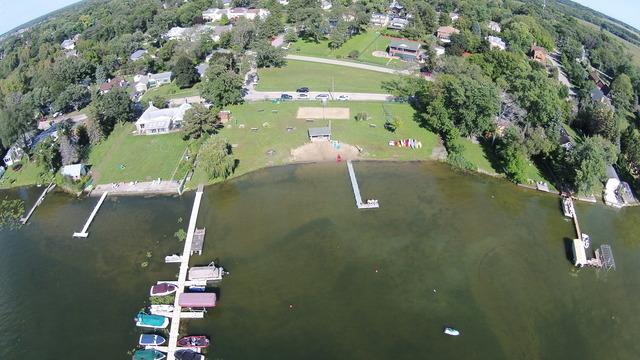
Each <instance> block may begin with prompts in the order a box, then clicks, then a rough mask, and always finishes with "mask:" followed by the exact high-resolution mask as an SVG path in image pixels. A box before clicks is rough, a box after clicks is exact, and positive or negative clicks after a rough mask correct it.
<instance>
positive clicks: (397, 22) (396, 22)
mask: <svg viewBox="0 0 640 360" xmlns="http://www.w3.org/2000/svg"><path fill="white" fill-rule="evenodd" d="M407 25H409V20H407V19H403V18H393V19H391V21H389V24H388V25H387V28H389V29H395V30H403V29H404V28H406V27H407Z"/></svg>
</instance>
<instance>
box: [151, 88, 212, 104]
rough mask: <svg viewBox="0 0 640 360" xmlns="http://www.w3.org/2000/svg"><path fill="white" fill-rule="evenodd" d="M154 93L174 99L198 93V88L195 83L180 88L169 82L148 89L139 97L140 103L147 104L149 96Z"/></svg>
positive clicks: (152, 95)
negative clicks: (192, 85) (185, 87)
mask: <svg viewBox="0 0 640 360" xmlns="http://www.w3.org/2000/svg"><path fill="white" fill-rule="evenodd" d="M156 95H160V96H163V97H165V98H167V99H175V98H181V97H187V96H196V95H200V90H198V87H197V84H196V86H194V87H191V88H188V89H180V88H178V87H177V86H176V84H174V83H171V84H167V85H163V86H160V87H157V88H153V89H149V90H148V91H147V92H145V93H144V95H142V97H141V98H140V103H141V104H147V103H148V102H149V101H150V100H151V98H153V97H154V96H156Z"/></svg>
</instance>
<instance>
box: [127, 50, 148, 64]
mask: <svg viewBox="0 0 640 360" xmlns="http://www.w3.org/2000/svg"><path fill="white" fill-rule="evenodd" d="M146 53H147V50H142V49H140V50H136V51H134V52H133V54H131V56H129V59H131V61H138V60H140V59H142V57H143V56H144V55H145V54H146Z"/></svg>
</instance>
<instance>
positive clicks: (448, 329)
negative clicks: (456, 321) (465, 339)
mask: <svg viewBox="0 0 640 360" xmlns="http://www.w3.org/2000/svg"><path fill="white" fill-rule="evenodd" d="M444 333H445V334H447V335H449V336H458V335H460V331H458V330H456V329H454V328H452V327H445V328H444Z"/></svg>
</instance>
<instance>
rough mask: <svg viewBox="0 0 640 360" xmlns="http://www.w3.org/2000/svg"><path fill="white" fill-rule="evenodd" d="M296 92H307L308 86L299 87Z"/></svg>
mask: <svg viewBox="0 0 640 360" xmlns="http://www.w3.org/2000/svg"><path fill="white" fill-rule="evenodd" d="M296 92H298V93H308V92H309V88H308V87H301V88H299V89H298V90H296Z"/></svg>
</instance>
